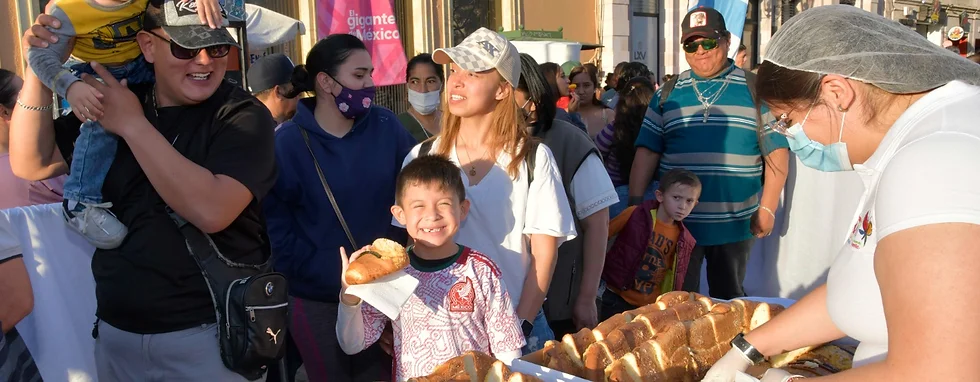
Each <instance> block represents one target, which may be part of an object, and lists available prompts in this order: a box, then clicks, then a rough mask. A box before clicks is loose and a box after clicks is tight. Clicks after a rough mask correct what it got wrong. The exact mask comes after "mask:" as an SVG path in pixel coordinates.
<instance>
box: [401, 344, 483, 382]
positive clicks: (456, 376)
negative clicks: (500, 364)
mask: <svg viewBox="0 0 980 382" xmlns="http://www.w3.org/2000/svg"><path fill="white" fill-rule="evenodd" d="M495 361H496V360H495V359H494V358H493V357H491V356H489V355H486V354H483V353H479V352H474V351H468V352H466V353H463V354H461V355H459V356H457V357H454V358H451V359H449V360H448V361H446V362H443V364H442V365H439V366H438V367H436V369H435V370H434V371H433V372H432V374H429V375H428V376H425V377H417V378H410V379H409V382H450V381H451V382H457V381H465V382H484V380H485V379H486V375H487V373H488V372H489V371H490V367H491V366H492V365H493V363H494V362H495Z"/></svg>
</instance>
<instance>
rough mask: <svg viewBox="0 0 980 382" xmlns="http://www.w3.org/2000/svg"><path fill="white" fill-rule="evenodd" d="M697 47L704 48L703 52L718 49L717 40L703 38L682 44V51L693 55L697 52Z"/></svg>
mask: <svg viewBox="0 0 980 382" xmlns="http://www.w3.org/2000/svg"><path fill="white" fill-rule="evenodd" d="M698 46H700V47H702V48H704V50H712V49H714V48H717V47H718V39H716V38H705V39H702V40H700V41H689V42H685V43H684V51H685V52H688V53H694V52H697V51H698Z"/></svg>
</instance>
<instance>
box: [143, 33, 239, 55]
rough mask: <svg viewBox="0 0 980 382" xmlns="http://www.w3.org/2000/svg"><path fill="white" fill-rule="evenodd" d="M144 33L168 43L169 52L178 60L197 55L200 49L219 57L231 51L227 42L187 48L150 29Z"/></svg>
mask: <svg viewBox="0 0 980 382" xmlns="http://www.w3.org/2000/svg"><path fill="white" fill-rule="evenodd" d="M146 33H149V34H151V35H154V36H156V38H158V39H161V40H163V41H166V42H168V43H170V54H172V55H173V56H174V58H177V59H179V60H190V59H192V58H194V57H197V54H198V53H201V50H204V51H206V52H207V53H208V57H211V58H221V57H224V56H227V55H228V52H231V45H228V44H220V45H212V46H207V47H204V48H197V49H188V48H185V47H182V46H180V45H178V44H177V43H176V42H174V41H173V40H168V39H166V38H164V37H163V36H160V35H158V34H156V33H153V32H152V31H146Z"/></svg>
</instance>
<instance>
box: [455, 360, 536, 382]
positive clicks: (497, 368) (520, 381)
mask: <svg viewBox="0 0 980 382" xmlns="http://www.w3.org/2000/svg"><path fill="white" fill-rule="evenodd" d="M471 377H472V376H471ZM471 381H473V382H542V381H541V379H540V378H538V377H535V376H530V375H526V374H521V373H517V372H514V371H512V370H510V368H509V367H507V365H505V364H504V363H503V362H501V361H494V362H493V365H491V366H490V370H489V371H487V376H486V379H483V380H479V381H477V380H475V379H472V380H471Z"/></svg>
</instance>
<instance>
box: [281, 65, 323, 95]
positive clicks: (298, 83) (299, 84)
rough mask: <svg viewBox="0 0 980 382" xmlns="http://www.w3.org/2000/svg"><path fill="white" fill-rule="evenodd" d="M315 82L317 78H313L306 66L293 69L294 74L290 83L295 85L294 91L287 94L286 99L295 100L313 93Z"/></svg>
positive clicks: (297, 66)
mask: <svg viewBox="0 0 980 382" xmlns="http://www.w3.org/2000/svg"><path fill="white" fill-rule="evenodd" d="M315 82H316V77H315V76H311V75H310V72H308V71H306V65H296V67H295V68H293V74H292V75H291V76H290V77H289V83H290V84H291V85H293V86H292V87H293V90H292V91H290V92H289V94H286V97H287V98H295V97H296V96H298V95H300V94H302V93H305V92H311V91H313V89H314V83H315Z"/></svg>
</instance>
